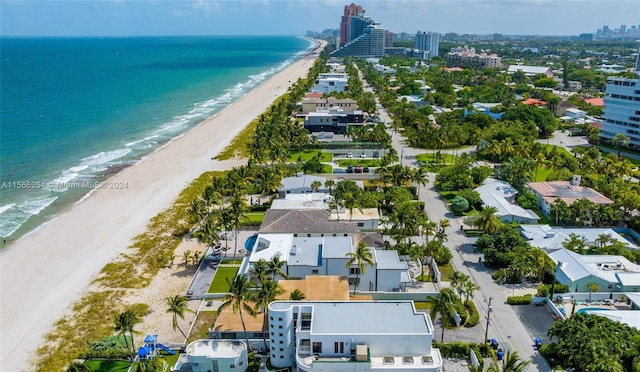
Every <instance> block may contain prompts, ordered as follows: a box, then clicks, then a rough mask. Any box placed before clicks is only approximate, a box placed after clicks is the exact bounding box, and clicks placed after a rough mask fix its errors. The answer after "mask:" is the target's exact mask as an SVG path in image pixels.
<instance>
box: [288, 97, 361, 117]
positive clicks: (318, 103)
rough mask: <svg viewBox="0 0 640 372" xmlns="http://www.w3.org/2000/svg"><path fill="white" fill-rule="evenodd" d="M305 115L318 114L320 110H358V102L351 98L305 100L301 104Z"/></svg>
mask: <svg viewBox="0 0 640 372" xmlns="http://www.w3.org/2000/svg"><path fill="white" fill-rule="evenodd" d="M300 106H301V110H302V112H303V113H305V114H308V113H310V112H316V111H317V110H318V109H324V108H326V109H331V108H341V109H343V110H347V111H349V110H357V109H358V102H356V101H355V100H353V99H351V98H336V97H328V98H305V99H303V100H302V102H301V103H300Z"/></svg>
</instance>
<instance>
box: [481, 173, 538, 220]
mask: <svg viewBox="0 0 640 372" xmlns="http://www.w3.org/2000/svg"><path fill="white" fill-rule="evenodd" d="M475 191H476V192H478V194H480V199H481V200H482V203H483V204H485V205H488V206H491V207H495V208H496V209H497V212H496V216H498V217H503V216H515V217H522V218H527V219H532V220H536V221H537V220H538V215H536V214H535V212H533V211H527V210H526V209H524V208H522V207H521V206H519V205H517V204H511V203H509V201H508V200H506V198H512V197H514V196H515V195H516V194H517V193H518V191H517V190H516V189H515V188H513V186H511V185H510V184H509V183H508V182H504V181H501V180H496V179H493V178H487V179H486V180H485V182H484V184H483V185H482V186H480V187H478V188H476V189H475Z"/></svg>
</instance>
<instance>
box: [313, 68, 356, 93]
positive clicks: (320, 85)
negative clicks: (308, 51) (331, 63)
mask: <svg viewBox="0 0 640 372" xmlns="http://www.w3.org/2000/svg"><path fill="white" fill-rule="evenodd" d="M348 86H349V76H348V75H347V74H341V73H327V74H320V75H318V80H316V85H314V86H313V87H312V88H311V91H313V92H318V93H322V94H329V93H331V92H346V91H347V90H348V89H349V88H348Z"/></svg>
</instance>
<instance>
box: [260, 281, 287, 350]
mask: <svg viewBox="0 0 640 372" xmlns="http://www.w3.org/2000/svg"><path fill="white" fill-rule="evenodd" d="M282 293H284V289H282V287H280V286H279V285H278V283H276V282H274V281H273V280H271V278H269V277H267V278H266V279H265V280H264V281H263V282H262V283H261V285H260V290H258V291H257V292H254V294H253V295H254V297H253V299H254V301H255V303H256V305H255V307H254V311H255V312H263V313H264V317H263V322H262V333H263V336H264V337H263V341H264V348H265V350H268V347H267V334H268V333H269V326H268V324H269V304H270V303H272V302H273V301H275V300H276V297H278V296H279V295H281V294H282Z"/></svg>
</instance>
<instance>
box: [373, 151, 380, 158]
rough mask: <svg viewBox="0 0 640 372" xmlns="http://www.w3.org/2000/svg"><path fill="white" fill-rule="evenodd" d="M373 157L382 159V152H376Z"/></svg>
mask: <svg viewBox="0 0 640 372" xmlns="http://www.w3.org/2000/svg"><path fill="white" fill-rule="evenodd" d="M373 157H374V158H375V159H377V158H379V157H380V151H374V152H373Z"/></svg>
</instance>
